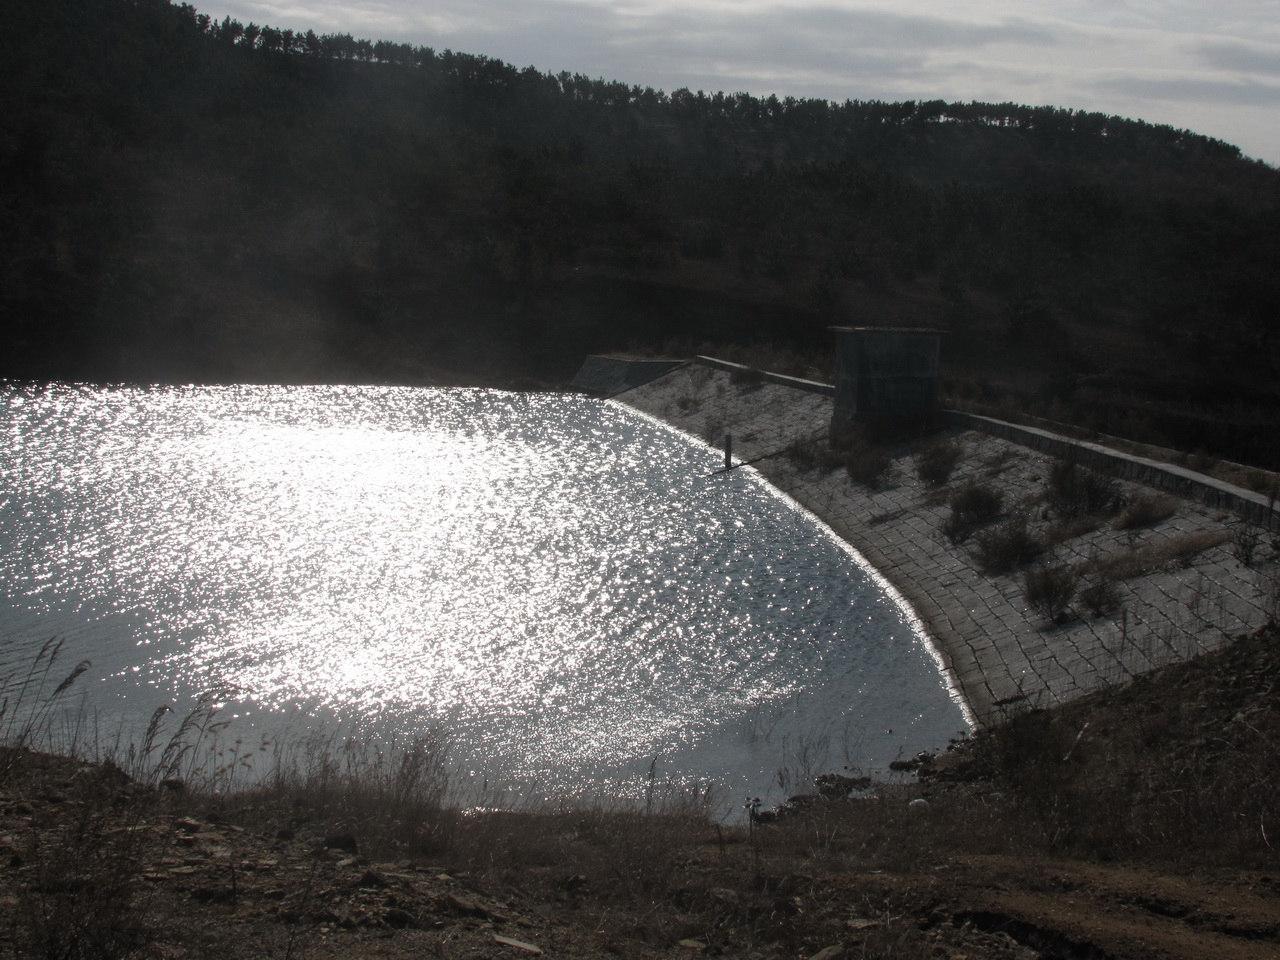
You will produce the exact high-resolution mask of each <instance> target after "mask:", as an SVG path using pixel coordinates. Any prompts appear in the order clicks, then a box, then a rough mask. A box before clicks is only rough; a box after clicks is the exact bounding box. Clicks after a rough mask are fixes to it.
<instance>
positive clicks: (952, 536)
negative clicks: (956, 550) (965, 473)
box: [942, 481, 1004, 543]
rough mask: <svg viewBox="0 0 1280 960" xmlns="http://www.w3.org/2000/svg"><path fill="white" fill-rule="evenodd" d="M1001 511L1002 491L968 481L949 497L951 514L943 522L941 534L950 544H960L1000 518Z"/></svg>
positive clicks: (1002, 506)
mask: <svg viewBox="0 0 1280 960" xmlns="http://www.w3.org/2000/svg"><path fill="white" fill-rule="evenodd" d="M1003 509H1004V492H1003V491H1001V490H997V489H996V488H995V487H992V486H988V485H987V484H985V483H975V482H973V481H970V482H969V483H966V484H965V485H964V486H962V487H960V489H958V490H957V491H956V492H955V493H953V494H952V495H951V513H950V514H949V515H948V516H947V519H946V520H944V521H943V524H942V532H943V534H944V535H945V536H946V538H947V539H948V540H950V541H951V542H952V543H960V542H962V541H964V540H966V539H968V537H969V535H970V534H971V533H973V531H974V530H976V529H977V528H978V527H980V526H982V525H983V524H986V523H990V522H991V521H992V520H994V519H995V518H996V517H998V516H1000V512H1001V511H1002V510H1003Z"/></svg>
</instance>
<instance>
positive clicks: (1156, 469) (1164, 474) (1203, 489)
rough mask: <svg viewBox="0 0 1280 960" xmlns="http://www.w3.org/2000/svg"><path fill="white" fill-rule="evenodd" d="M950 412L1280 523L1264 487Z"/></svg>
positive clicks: (1036, 446)
mask: <svg viewBox="0 0 1280 960" xmlns="http://www.w3.org/2000/svg"><path fill="white" fill-rule="evenodd" d="M946 416H947V419H948V420H949V421H950V422H951V423H952V424H954V425H956V426H959V427H963V428H965V429H970V430H981V431H982V432H983V433H989V434H991V435H992V436H997V437H1002V438H1003V439H1005V440H1010V441H1012V442H1014V443H1017V444H1021V445H1022V446H1024V447H1030V448H1031V449H1033V450H1038V451H1039V452H1041V453H1046V454H1049V455H1050V456H1054V457H1060V458H1062V459H1064V460H1074V461H1075V462H1076V463H1078V464H1080V465H1081V466H1084V467H1089V468H1091V469H1094V470H1100V471H1102V472H1104V473H1108V474H1111V475H1112V476H1116V477H1120V478H1122V479H1124V480H1132V481H1134V482H1135V483H1141V484H1145V485H1146V486H1149V487H1154V488H1156V489H1157V490H1164V491H1166V492H1168V493H1172V494H1176V495H1177V496H1179V497H1184V498H1185V499H1187V500H1195V501H1198V502H1199V503H1203V504H1205V505H1206V506H1209V507H1215V508H1217V509H1219V510H1228V511H1230V512H1232V513H1234V514H1236V515H1237V516H1239V517H1240V518H1242V519H1244V520H1246V521H1248V522H1249V523H1252V524H1255V525H1257V526H1259V527H1263V528H1265V529H1267V530H1277V529H1280V510H1277V504H1276V503H1275V502H1274V501H1272V500H1270V499H1268V498H1267V497H1264V496H1263V495H1262V494H1260V493H1254V492H1253V491H1252V490H1246V489H1244V488H1243V487H1237V486H1235V485H1233V484H1229V483H1224V482H1222V481H1220V480H1214V479H1213V478H1212V477H1206V476H1205V475H1204V474H1202V473H1196V472H1195V471H1193V470H1187V469H1186V468H1184V467H1179V466H1177V465H1175V464H1172V463H1162V462H1160V461H1158V460H1149V459H1147V458H1146V457H1138V456H1134V455H1132V454H1127V453H1121V452H1119V451H1118V450H1112V449H1110V448H1108V447H1103V446H1099V445H1098V444H1096V443H1089V442H1088V441H1086V440H1072V439H1070V438H1068V437H1063V436H1060V435H1058V434H1055V433H1049V432H1048V431H1047V430H1040V429H1038V428H1036V427H1024V426H1019V425H1018V424H1015V423H1008V422H1006V421H1004V420H994V419H992V418H991V417H982V416H978V415H977V414H973V413H961V412H959V411H956V410H949V411H947V413H946Z"/></svg>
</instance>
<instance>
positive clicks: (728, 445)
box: [724, 433, 733, 470]
mask: <svg viewBox="0 0 1280 960" xmlns="http://www.w3.org/2000/svg"><path fill="white" fill-rule="evenodd" d="M724 468H725V469H726V470H732V469H733V434H732V433H726V434H725V435H724Z"/></svg>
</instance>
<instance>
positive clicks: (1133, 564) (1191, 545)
mask: <svg viewBox="0 0 1280 960" xmlns="http://www.w3.org/2000/svg"><path fill="white" fill-rule="evenodd" d="M1230 539H1231V534H1230V533H1227V532H1225V531H1214V530H1206V531H1202V532H1199V533H1186V534H1181V535H1179V536H1176V537H1169V538H1167V539H1164V540H1161V541H1159V542H1158V543H1151V544H1146V545H1143V546H1140V547H1138V548H1136V549H1134V550H1130V551H1127V552H1125V553H1119V554H1113V555H1110V556H1106V557H1100V558H1098V559H1096V560H1094V561H1092V562H1091V564H1090V568H1091V570H1092V571H1096V572H1097V573H1098V574H1099V575H1100V576H1102V577H1104V578H1105V579H1108V580H1113V581H1114V580H1132V579H1134V578H1135V577H1141V576H1145V575H1146V574H1148V573H1151V572H1152V571H1155V570H1163V569H1166V568H1170V567H1179V566H1186V565H1187V564H1188V563H1190V561H1191V559H1192V558H1193V557H1195V556H1197V555H1199V554H1201V553H1204V551H1206V550H1211V549H1212V548H1214V547H1217V546H1221V545H1222V544H1224V543H1226V542H1227V541H1228V540H1230Z"/></svg>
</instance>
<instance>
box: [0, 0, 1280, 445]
mask: <svg viewBox="0 0 1280 960" xmlns="http://www.w3.org/2000/svg"><path fill="white" fill-rule="evenodd" d="M0 38H3V40H0V52H3V54H4V57H3V61H4V63H5V64H6V68H5V74H4V77H5V78H4V81H3V82H4V84H5V90H6V94H7V95H6V98H5V100H6V103H8V104H9V105H10V106H11V107H12V110H11V116H9V118H8V120H9V123H8V125H7V129H8V130H9V131H10V135H9V136H8V137H7V138H6V139H5V140H4V142H3V144H0V163H2V164H3V167H4V170H5V172H6V176H5V177H4V178H3V187H2V188H0V189H3V190H4V193H5V201H6V202H5V203H4V204H3V205H0V235H2V236H3V237H4V243H5V252H6V258H7V259H6V262H8V263H9V264H10V265H11V269H10V271H9V273H8V275H7V276H6V280H5V283H4V284H3V286H2V287H0V316H3V317H4V318H5V319H6V321H7V327H6V329H8V330H9V331H10V339H9V341H8V349H7V350H6V352H5V354H4V360H3V364H2V365H0V376H3V377H9V378H28V379H36V380H40V379H64V380H98V381H112V382H115V381H142V382H191V381H197V382H204V381H209V380H218V381H224V382H225V381H236V380H252V381H267V382H297V381H306V382H316V381H328V382H352V381H362V382H364V381H377V382H401V383H435V384H443V385H447V384H494V383H498V384H502V385H505V386H511V387H521V388H538V387H548V386H551V387H555V386H560V385H563V384H564V383H565V382H566V381H567V380H568V378H569V377H570V376H571V375H572V373H573V371H574V370H575V369H576V367H577V365H578V364H579V363H580V362H581V359H582V356H583V355H584V354H587V353H598V352H605V351H612V350H625V349H628V348H631V347H637V346H638V347H640V348H644V349H650V350H657V349H660V348H661V347H662V346H663V345H664V344H668V343H676V342H679V343H688V344H701V343H710V344H714V345H716V350H715V351H714V352H715V353H717V355H722V356H732V355H733V354H734V352H737V353H739V354H740V355H742V356H743V357H744V362H746V363H749V364H751V365H753V366H760V367H764V366H766V364H764V363H762V362H760V361H759V359H758V358H757V359H751V358H750V357H749V356H747V355H748V354H751V353H752V352H755V353H758V352H759V348H760V347H761V346H762V345H769V346H771V347H773V348H776V350H777V351H780V352H784V353H786V354H787V356H789V357H792V358H798V359H797V362H796V363H795V364H794V365H791V364H789V366H794V368H795V369H796V372H797V373H799V374H800V375H806V376H812V375H813V371H814V370H818V371H821V370H824V369H825V370H829V367H830V354H831V352H832V351H831V341H830V334H829V333H828V331H827V328H828V326H830V325H831V324H833V323H847V322H848V321H849V318H850V317H855V316H856V317H865V318H868V319H869V320H870V321H871V322H885V321H887V319H888V318H892V320H893V322H894V323H897V324H902V325H907V326H928V327H937V328H944V329H947V330H949V331H950V333H949V336H948V338H947V340H946V347H945V351H944V369H943V376H944V382H943V385H942V390H943V394H944V398H945V400H946V402H947V403H948V404H949V405H953V406H958V407H961V408H963V409H970V410H976V411H978V412H992V413H995V414H997V415H999V414H1000V413H1004V414H1006V415H1008V416H1014V417H1015V418H1016V417H1019V416H1027V415H1033V416H1039V417H1046V418H1049V419H1052V420H1058V421H1067V422H1071V423H1074V424H1076V425H1077V426H1079V427H1081V428H1083V429H1086V430H1100V431H1103V432H1108V433H1118V434H1122V435H1126V436H1129V437H1131V438H1134V439H1138V440H1144V441H1147V442H1151V443H1160V444H1163V445H1165V446H1170V447H1177V448H1180V449H1185V450H1194V449H1203V450H1204V451H1205V453H1206V455H1207V456H1208V457H1221V456H1224V455H1229V456H1231V457H1233V458H1234V459H1236V460H1239V461H1242V462H1247V463H1253V464H1257V465H1261V466H1266V465H1274V464H1275V463H1277V462H1280V461H1278V460H1277V458H1278V457H1280V449H1277V448H1276V445H1275V444H1274V440H1273V437H1274V431H1270V430H1268V429H1266V428H1267V426H1268V421H1267V420H1266V415H1265V411H1267V410H1270V409H1272V408H1273V407H1274V406H1275V402H1276V399H1277V393H1276V383H1277V382H1280V378H1278V377H1277V376H1276V371H1277V363H1278V361H1280V350H1278V346H1277V340H1276V336H1275V331H1274V330H1273V329H1272V327H1273V326H1274V325H1272V324H1269V322H1267V320H1266V318H1268V317H1271V316H1274V315H1275V314H1276V312H1277V309H1278V308H1280V286H1278V285H1277V281H1276V276H1275V271H1274V269H1273V266H1274V263H1275V262H1276V260H1277V257H1278V256H1280V246H1278V244H1280V239H1277V238H1280V231H1277V230H1276V229H1275V222H1276V217H1277V216H1278V215H1280V214H1278V213H1277V211H1280V173H1277V172H1276V171H1275V170H1273V169H1270V168H1268V167H1266V166H1265V165H1260V164H1256V163H1251V162H1249V161H1247V160H1245V159H1243V158H1242V157H1241V156H1240V154H1239V151H1238V150H1236V149H1235V148H1234V147H1231V146H1230V145H1227V144H1223V143H1220V142H1218V141H1215V140H1212V139H1211V138H1207V137H1201V136H1197V135H1195V134H1193V133H1189V132H1187V131H1177V130H1173V129H1170V128H1167V127H1160V126H1155V125H1151V124H1146V123H1142V122H1138V121H1130V120H1124V119H1122V118H1119V117H1109V116H1104V115H1101V114H1094V113H1088V112H1084V111H1077V110H1072V109H1063V108H1055V107H1045V106H1023V105H1018V104H1012V103H1004V104H983V103H946V102H943V101H940V100H938V101H920V102H909V103H898V104H887V103H880V102H875V101H870V102H868V101H857V100H850V101H846V102H843V103H829V102H826V101H818V100H805V99H796V98H791V97H766V98H759V97H753V96H749V95H746V94H724V93H704V92H696V93H695V92H692V91H687V90H677V91H670V92H664V91H658V90H654V89H652V88H648V87H644V86H639V85H636V86H633V85H629V84H624V83H619V82H616V81H610V80H607V79H591V78H587V77H584V76H581V75H579V74H574V73H571V72H560V73H554V74H553V73H543V72H540V71H539V70H537V69H534V68H527V69H521V68H516V67H513V66H512V65H510V64H506V63H503V62H501V61H498V60H495V59H493V58H491V57H486V56H483V55H481V54H478V53H475V54H467V53H460V52H457V51H451V50H436V49H434V48H431V47H427V46H414V45H410V44H404V43H392V42H388V41H382V40H376V39H374V40H366V39H360V38H353V37H352V36H350V35H349V34H345V33H341V32H335V33H332V34H323V35H316V34H314V33H312V32H308V31H300V30H293V29H290V28H289V27H288V25H265V26H264V25H255V24H241V23H238V22H236V21H235V20H233V19H230V18H224V19H223V20H221V21H218V20H214V19H211V18H209V17H208V16H205V15H202V14H200V13H199V11H198V10H196V9H195V8H193V7H190V6H187V5H185V4H183V5H174V4H171V3H168V2H165V0H154V2H146V3H137V2H130V0H104V2H102V3H96V4H91V5H88V6H86V5H84V4H82V3H75V2H73V0H39V2H37V0H13V2H10V3H6V4H5V5H4V6H3V8H0ZM50 90H55V91H58V93H57V95H56V96H47V95H44V92H45V91H50ZM681 355H683V356H687V355H688V354H681ZM1133 357H1142V358H1144V359H1143V362H1142V363H1141V364H1140V365H1139V364H1135V363H1133V361H1132V359H1131V358H1133ZM770 368H771V369H776V368H774V367H770Z"/></svg>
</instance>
